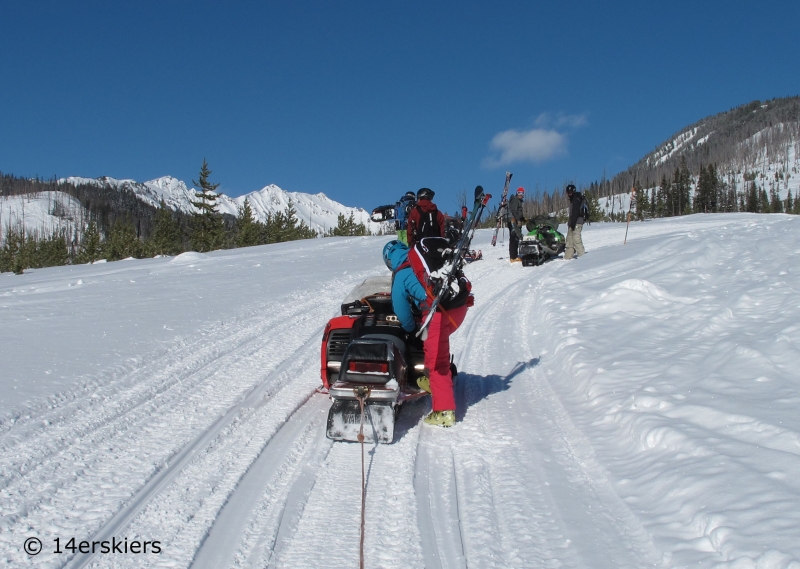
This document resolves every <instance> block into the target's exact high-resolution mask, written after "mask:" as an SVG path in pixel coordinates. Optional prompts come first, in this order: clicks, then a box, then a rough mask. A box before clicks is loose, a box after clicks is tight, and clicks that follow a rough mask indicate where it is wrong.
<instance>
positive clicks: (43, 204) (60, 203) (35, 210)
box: [0, 192, 85, 243]
mask: <svg viewBox="0 0 800 569" xmlns="http://www.w3.org/2000/svg"><path fill="white" fill-rule="evenodd" d="M84 211H85V210H84V209H83V206H81V204H80V202H79V201H78V200H76V199H75V198H73V197H72V196H70V195H69V194H65V193H64V192H40V193H36V194H28V195H25V196H0V243H2V242H3V241H4V238H3V236H4V235H5V233H6V231H7V230H8V229H14V230H22V229H24V230H25V233H26V235H38V236H39V237H49V236H51V235H52V234H53V232H54V231H61V230H65V231H66V232H67V234H69V235H71V234H73V232H74V230H75V228H76V225H80V221H81V220H82V219H84V217H85V216H84Z"/></svg>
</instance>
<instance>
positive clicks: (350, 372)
mask: <svg viewBox="0 0 800 569" xmlns="http://www.w3.org/2000/svg"><path fill="white" fill-rule="evenodd" d="M404 351H405V344H404V343H403V342H402V340H400V339H399V338H396V337H395V336H391V335H383V334H380V335H378V334H376V335H366V336H362V337H361V338H356V339H355V340H353V341H352V342H350V345H349V346H347V350H345V353H344V357H343V358H342V365H341V369H340V371H339V377H338V381H344V382H348V383H356V384H360V385H385V384H387V383H389V382H390V381H391V380H396V381H398V382H400V381H402V380H403V379H404V378H405V373H406V361H405V357H404V355H403V352H404Z"/></svg>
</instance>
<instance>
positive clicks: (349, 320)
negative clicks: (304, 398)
mask: <svg viewBox="0 0 800 569" xmlns="http://www.w3.org/2000/svg"><path fill="white" fill-rule="evenodd" d="M358 318H359V317H358V316H336V317H335V318H331V319H330V320H329V321H328V323H327V324H326V325H325V332H324V333H323V334H322V353H321V355H320V362H321V366H320V370H319V373H320V378H321V379H322V385H323V386H324V387H325V389H330V387H331V384H330V379H331V374H330V372H329V371H328V337H329V336H330V333H331V331H332V330H350V329H351V328H353V326H354V325H355V323H356V320H358Z"/></svg>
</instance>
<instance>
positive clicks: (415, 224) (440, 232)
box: [406, 188, 445, 248]
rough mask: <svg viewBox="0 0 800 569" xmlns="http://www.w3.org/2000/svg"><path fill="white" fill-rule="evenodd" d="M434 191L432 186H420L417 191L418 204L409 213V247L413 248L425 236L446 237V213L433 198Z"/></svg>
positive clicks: (407, 229) (407, 228)
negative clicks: (440, 209)
mask: <svg viewBox="0 0 800 569" xmlns="http://www.w3.org/2000/svg"><path fill="white" fill-rule="evenodd" d="M433 196H434V192H433V190H431V189H430V188H420V190H419V191H418V192H417V205H415V206H414V207H413V208H412V209H411V212H410V213H409V214H408V223H407V227H406V231H407V233H406V236H407V238H408V247H409V248H412V247H414V245H415V244H416V243H418V242H419V241H420V240H421V239H422V238H423V237H444V236H445V234H444V225H445V223H444V222H445V220H444V214H443V213H442V212H441V211H439V209H438V208H437V207H436V204H434V203H433V202H432V201H431V200H432V199H433Z"/></svg>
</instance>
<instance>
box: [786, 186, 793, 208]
mask: <svg viewBox="0 0 800 569" xmlns="http://www.w3.org/2000/svg"><path fill="white" fill-rule="evenodd" d="M786 213H794V203H793V201H792V190H789V193H788V194H786Z"/></svg>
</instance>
